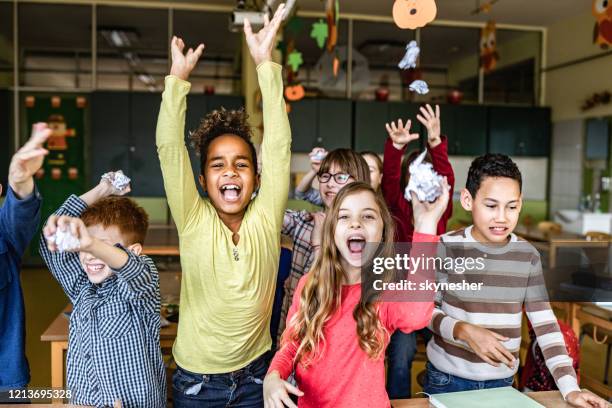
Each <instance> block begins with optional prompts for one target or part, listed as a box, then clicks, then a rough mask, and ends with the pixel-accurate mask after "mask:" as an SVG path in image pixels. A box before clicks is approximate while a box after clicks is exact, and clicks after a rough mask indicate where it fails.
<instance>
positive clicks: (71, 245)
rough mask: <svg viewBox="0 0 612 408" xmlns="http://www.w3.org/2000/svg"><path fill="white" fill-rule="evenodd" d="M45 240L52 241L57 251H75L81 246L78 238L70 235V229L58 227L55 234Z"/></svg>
mask: <svg viewBox="0 0 612 408" xmlns="http://www.w3.org/2000/svg"><path fill="white" fill-rule="evenodd" d="M47 240H48V241H49V242H52V243H54V244H55V246H57V250H58V251H59V252H66V251H75V250H78V249H79V248H80V247H81V243H80V242H79V240H78V238H77V237H75V236H74V235H72V233H71V232H70V231H62V230H60V229H58V230H57V231H55V234H53V235H51V236H50V237H48V238H47Z"/></svg>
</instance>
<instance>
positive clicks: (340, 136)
mask: <svg viewBox="0 0 612 408" xmlns="http://www.w3.org/2000/svg"><path fill="white" fill-rule="evenodd" d="M352 115H353V104H352V102H351V101H350V100H341V99H337V100H334V99H320V100H319V106H318V121H317V128H318V129H317V130H318V132H317V141H320V143H322V145H323V147H325V148H326V149H327V150H333V149H338V148H350V147H351V138H352V133H353V128H352V124H353V120H352V119H353V118H352Z"/></svg>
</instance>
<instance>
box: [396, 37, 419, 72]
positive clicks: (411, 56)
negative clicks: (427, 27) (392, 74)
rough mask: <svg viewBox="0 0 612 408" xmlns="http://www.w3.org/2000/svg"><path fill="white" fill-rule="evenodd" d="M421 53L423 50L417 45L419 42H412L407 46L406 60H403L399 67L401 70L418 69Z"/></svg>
mask: <svg viewBox="0 0 612 408" xmlns="http://www.w3.org/2000/svg"><path fill="white" fill-rule="evenodd" d="M420 53H421V49H420V48H419V46H418V45H417V42H416V41H410V42H409V43H408V45H407V46H406V54H404V58H402V60H401V61H400V63H399V64H397V66H398V67H399V68H400V69H408V68H416V63H417V59H418V58H419V54H420Z"/></svg>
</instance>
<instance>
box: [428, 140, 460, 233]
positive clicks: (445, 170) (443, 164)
mask: <svg viewBox="0 0 612 408" xmlns="http://www.w3.org/2000/svg"><path fill="white" fill-rule="evenodd" d="M429 153H430V154H431V161H432V165H433V168H434V170H435V171H436V172H437V173H438V174H440V175H441V176H444V177H446V179H447V181H448V185H449V187H450V191H449V194H450V200H449V201H448V206H447V207H446V211H444V214H442V217H440V221H439V222H438V234H443V233H445V232H446V225H447V223H448V220H449V219H450V218H451V217H452V215H453V190H454V188H455V172H454V171H453V166H451V163H450V160H449V159H448V138H447V137H446V136H442V142H441V143H440V144H439V145H437V146H436V147H434V148H433V149H429Z"/></svg>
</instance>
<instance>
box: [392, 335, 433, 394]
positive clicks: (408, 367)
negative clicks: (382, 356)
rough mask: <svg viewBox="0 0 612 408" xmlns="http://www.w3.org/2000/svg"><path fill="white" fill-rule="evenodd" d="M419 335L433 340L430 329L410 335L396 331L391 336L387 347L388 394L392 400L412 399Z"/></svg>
mask: <svg viewBox="0 0 612 408" xmlns="http://www.w3.org/2000/svg"><path fill="white" fill-rule="evenodd" d="M417 333H420V334H422V335H423V337H424V338H425V343H427V342H428V341H429V339H430V338H431V336H432V335H431V332H430V331H429V329H421V330H419V331H416V332H412V333H410V334H406V333H404V332H402V331H400V330H396V331H395V333H393V334H392V335H391V341H390V342H389V346H388V347H387V394H389V398H390V399H401V398H410V390H411V389H412V388H411V387H412V360H414V355H415V354H416V350H417Z"/></svg>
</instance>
